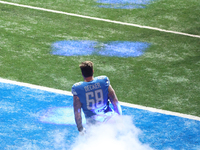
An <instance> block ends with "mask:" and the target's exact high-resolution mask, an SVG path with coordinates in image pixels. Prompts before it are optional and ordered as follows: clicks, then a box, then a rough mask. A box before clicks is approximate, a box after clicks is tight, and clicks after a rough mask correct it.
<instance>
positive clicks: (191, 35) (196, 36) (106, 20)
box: [0, 1, 200, 38]
mask: <svg viewBox="0 0 200 150" xmlns="http://www.w3.org/2000/svg"><path fill="white" fill-rule="evenodd" d="M0 3H2V4H8V5H13V6H19V7H24V8H30V9H35V10H41V11H47V12H52V13H58V14H65V15H68V16H75V17H80V18H86V19H92V20H98V21H104V22H109V23H115V24H121V25H127V26H134V27H138V28H144V29H150V30H156V31H160V32H167V33H173V34H179V35H184V36H190V37H195V38H200V35H193V34H188V33H183V32H177V31H171V30H164V29H160V28H155V27H149V26H142V25H138V24H132V23H126V22H120V21H114V20H109V19H102V18H97V17H90V16H84V15H78V14H73V13H67V12H63V11H57V10H51V9H45V8H40V7H34V6H28V5H22V4H16V3H11V2H5V1H0Z"/></svg>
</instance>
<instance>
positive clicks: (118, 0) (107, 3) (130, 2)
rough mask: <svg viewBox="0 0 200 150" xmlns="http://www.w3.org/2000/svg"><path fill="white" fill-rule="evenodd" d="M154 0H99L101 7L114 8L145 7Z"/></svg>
mask: <svg viewBox="0 0 200 150" xmlns="http://www.w3.org/2000/svg"><path fill="white" fill-rule="evenodd" d="M152 1H153V0H98V1H97V3H100V4H102V5H99V7H103V8H114V9H137V8H145V7H146V5H149V4H150V3H151V2H152Z"/></svg>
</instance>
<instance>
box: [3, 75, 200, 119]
mask: <svg viewBox="0 0 200 150" xmlns="http://www.w3.org/2000/svg"><path fill="white" fill-rule="evenodd" d="M0 82H3V83H9V84H15V85H19V86H25V87H29V88H34V89H39V90H43V91H48V92H53V93H58V94H64V95H69V96H72V93H71V92H69V91H63V90H58V89H54V88H48V87H44V86H39V85H33V84H29V83H23V82H18V81H12V80H8V79H3V78H0ZM120 104H121V105H123V106H127V107H131V108H138V109H143V110H148V111H151V112H157V113H161V114H165V115H172V116H178V117H182V118H188V119H193V120H197V121H200V117H197V116H192V115H187V114H182V113H177V112H172V111H167V110H162V109H156V108H152V107H145V106H141V105H136V104H130V103H125V102H120Z"/></svg>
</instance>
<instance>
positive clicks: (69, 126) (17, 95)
mask: <svg viewBox="0 0 200 150" xmlns="http://www.w3.org/2000/svg"><path fill="white" fill-rule="evenodd" d="M0 99H1V101H0V121H1V122H0V143H1V145H0V149H12V150H13V149H23V148H24V149H27V147H31V146H32V149H33V145H34V148H35V149H61V148H62V147H59V146H63V144H64V146H63V147H65V148H66V149H70V147H71V145H72V143H74V140H75V138H76V137H77V136H78V133H77V129H76V126H75V124H74V123H73V119H72V117H73V116H72V97H71V96H67V95H63V94H57V93H53V92H47V91H43V90H38V89H32V88H28V87H23V86H18V85H13V84H6V83H1V82H0ZM122 110H123V114H124V115H129V116H132V121H133V123H134V124H135V125H136V126H137V127H138V128H140V129H141V130H142V133H141V134H140V136H139V138H140V141H141V142H142V143H146V144H149V145H150V147H152V148H155V149H167V148H172V149H175V150H180V149H183V150H187V149H190V150H197V149H199V147H200V137H199V135H200V128H199V127H200V121H195V120H190V119H185V118H180V117H176V116H170V115H164V114H160V113H153V112H150V111H146V110H141V109H136V108H130V107H125V106H122ZM65 115H68V116H66V118H65V117H64V116H65ZM42 119H46V120H45V121H44V120H42ZM63 120H64V121H63ZM55 137H58V139H62V140H63V141H57V140H55Z"/></svg>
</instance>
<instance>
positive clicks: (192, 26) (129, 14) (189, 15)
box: [6, 0, 200, 35]
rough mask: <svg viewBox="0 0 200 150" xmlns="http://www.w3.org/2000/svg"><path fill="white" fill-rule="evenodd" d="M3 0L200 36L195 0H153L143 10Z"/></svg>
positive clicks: (60, 1)
mask: <svg viewBox="0 0 200 150" xmlns="http://www.w3.org/2000/svg"><path fill="white" fill-rule="evenodd" d="M6 1H7V2H14V3H19V4H25V5H31V6H36V7H41V8H47V9H53V10H60V11H64V12H68V13H75V14H80V15H86V16H92V17H99V18H104V19H111V20H116V21H122V22H128V23H134V24H139V25H144V26H151V27H157V28H161V29H166V30H172V31H179V32H184V33H190V34H195V35H200V28H199V24H200V17H198V16H199V14H200V9H199V8H200V3H199V1H198V0H183V1H180V0H152V1H151V3H150V4H148V5H145V9H112V8H100V7H98V5H103V4H100V3H97V0H92V1H91V0H84V1H83V0H76V1H71V0H67V1H66V0H56V1H55V0H42V1H41V0H35V1H31V0H17V1H16V0H6ZM108 2H109V0H108ZM128 2H131V0H130V1H127V4H128ZM132 2H133V3H134V1H132Z"/></svg>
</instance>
